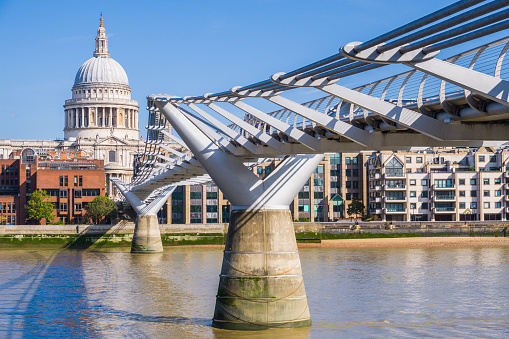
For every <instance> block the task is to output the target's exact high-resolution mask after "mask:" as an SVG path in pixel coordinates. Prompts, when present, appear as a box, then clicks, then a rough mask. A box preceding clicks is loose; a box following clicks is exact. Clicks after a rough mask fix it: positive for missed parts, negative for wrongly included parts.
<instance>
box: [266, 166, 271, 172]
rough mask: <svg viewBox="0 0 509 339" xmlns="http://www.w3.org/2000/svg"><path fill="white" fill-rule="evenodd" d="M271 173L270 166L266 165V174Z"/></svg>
mask: <svg viewBox="0 0 509 339" xmlns="http://www.w3.org/2000/svg"><path fill="white" fill-rule="evenodd" d="M269 173H270V166H267V167H265V174H269Z"/></svg>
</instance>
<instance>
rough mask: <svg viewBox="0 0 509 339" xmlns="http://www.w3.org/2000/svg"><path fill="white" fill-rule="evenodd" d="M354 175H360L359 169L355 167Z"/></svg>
mask: <svg viewBox="0 0 509 339" xmlns="http://www.w3.org/2000/svg"><path fill="white" fill-rule="evenodd" d="M353 176H354V177H358V176H359V170H358V169H354V170H353Z"/></svg>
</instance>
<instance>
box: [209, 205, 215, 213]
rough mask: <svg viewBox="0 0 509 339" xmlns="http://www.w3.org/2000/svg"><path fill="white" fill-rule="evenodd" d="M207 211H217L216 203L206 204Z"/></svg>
mask: <svg viewBox="0 0 509 339" xmlns="http://www.w3.org/2000/svg"><path fill="white" fill-rule="evenodd" d="M207 212H210V213H214V212H217V205H207Z"/></svg>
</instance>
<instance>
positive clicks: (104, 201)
mask: <svg viewBox="0 0 509 339" xmlns="http://www.w3.org/2000/svg"><path fill="white" fill-rule="evenodd" d="M85 209H86V210H87V213H86V215H85V217H86V218H87V219H92V221H93V222H94V223H96V224H99V223H100V222H101V220H102V218H104V217H110V216H112V215H113V214H114V213H115V211H116V205H115V203H114V202H113V201H112V200H110V198H108V197H105V196H103V195H100V196H97V197H95V198H94V200H92V202H90V203H88V205H87V206H86V207H85Z"/></svg>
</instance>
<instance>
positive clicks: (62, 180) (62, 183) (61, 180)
mask: <svg viewBox="0 0 509 339" xmlns="http://www.w3.org/2000/svg"><path fill="white" fill-rule="evenodd" d="M59 181H60V186H64V177H63V176H62V175H61V176H60V177H59Z"/></svg>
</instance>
